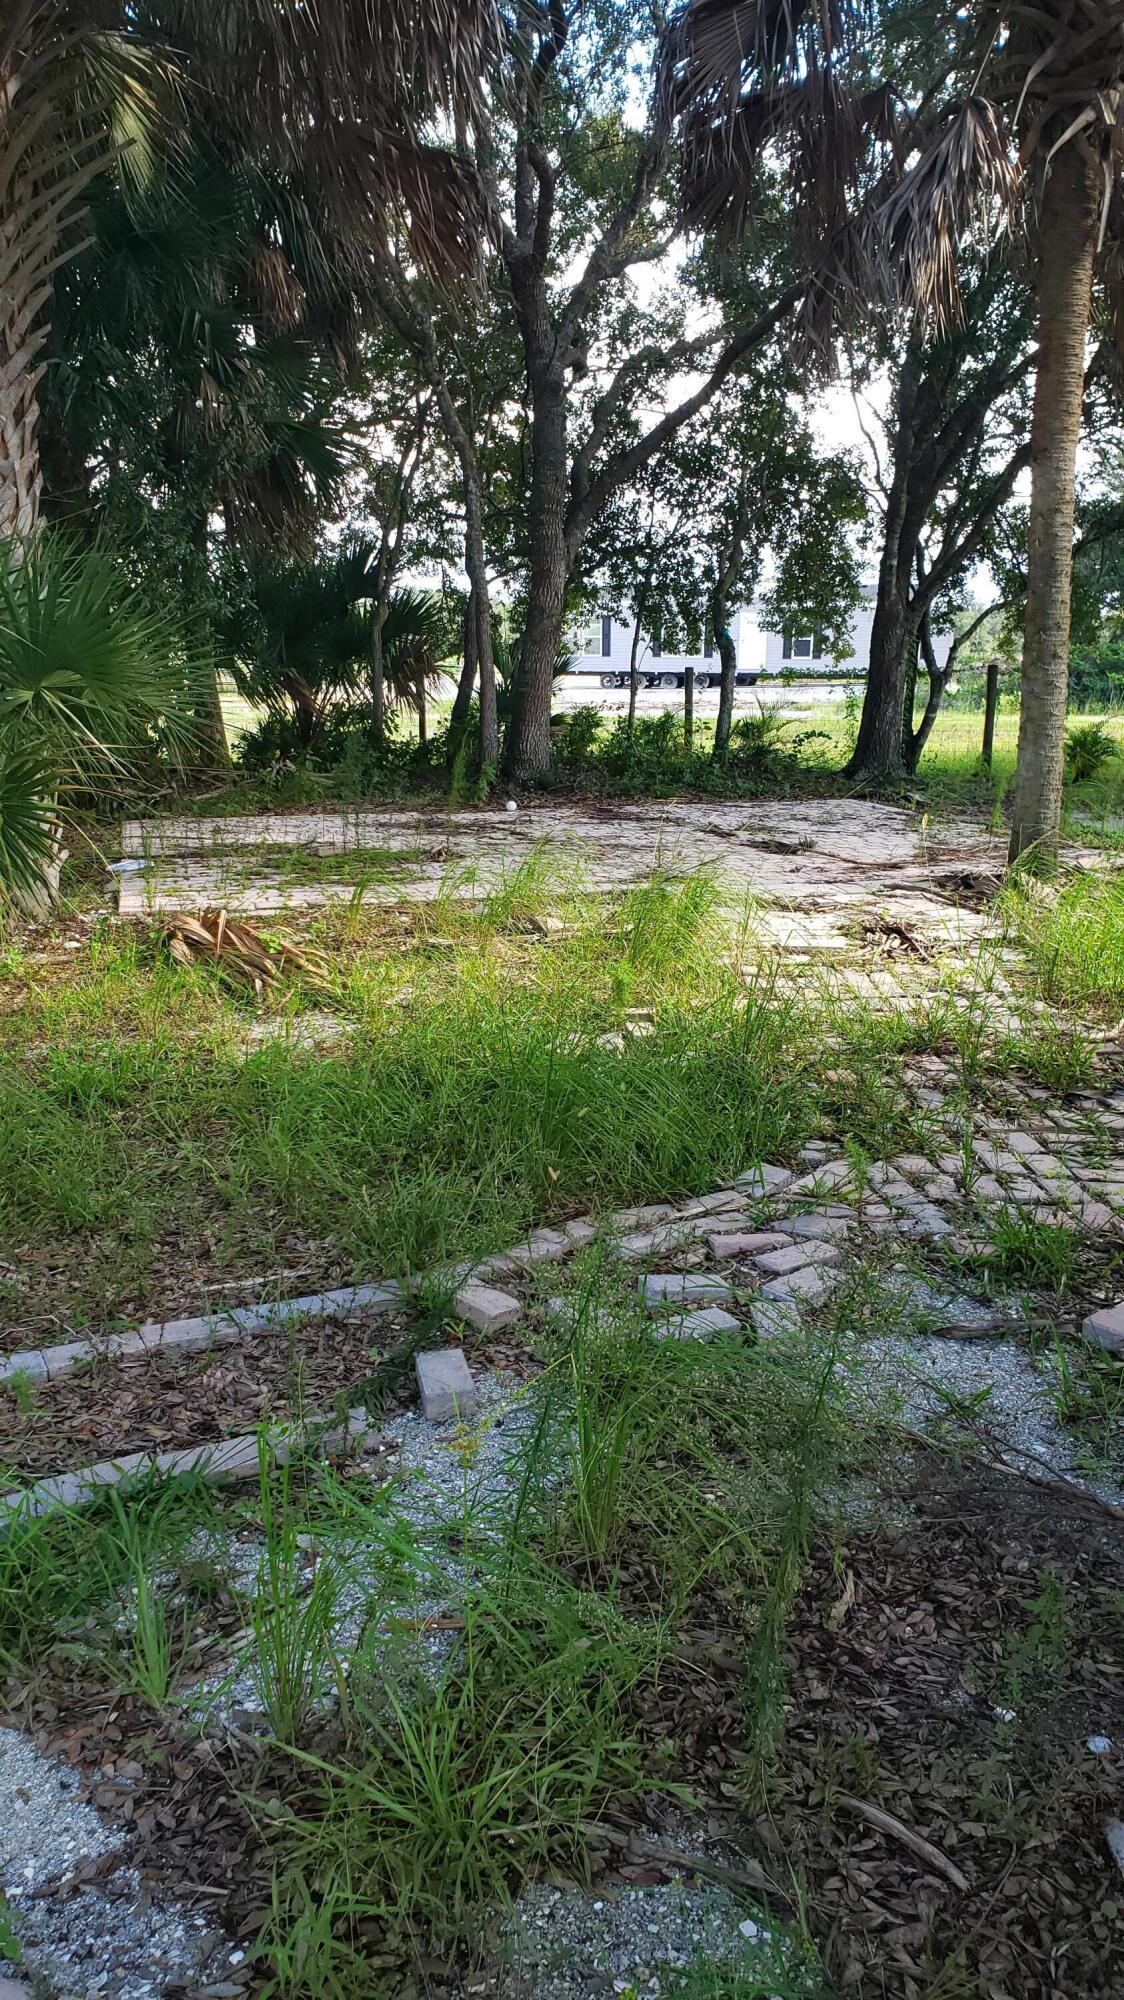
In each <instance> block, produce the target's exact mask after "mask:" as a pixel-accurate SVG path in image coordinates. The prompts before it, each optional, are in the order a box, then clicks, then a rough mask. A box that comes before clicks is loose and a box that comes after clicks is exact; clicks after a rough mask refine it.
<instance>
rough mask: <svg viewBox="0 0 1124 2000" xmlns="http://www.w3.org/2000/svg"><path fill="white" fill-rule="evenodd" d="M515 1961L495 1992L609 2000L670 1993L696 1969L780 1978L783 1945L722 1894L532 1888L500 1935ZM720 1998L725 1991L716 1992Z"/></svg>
mask: <svg viewBox="0 0 1124 2000" xmlns="http://www.w3.org/2000/svg"><path fill="white" fill-rule="evenodd" d="M501 1948H502V1950H503V1951H504V1953H505V1955H506V1956H507V1958H508V1960H509V1966H508V1970H507V1971H506V1972H505V1973H504V1974H503V1975H502V1977H501V1980H500V1983H499V1985H498V1987H497V1988H496V1991H497V1992H498V1993H500V1994H503V1995H507V1996H511V2000H514V1996H515V1995H524V1994H527V1995H533V1996H534V2000H603V1996H605V1995H609V1994H624V1995H630V1994H635V1995H637V1996H641V1995H642V1996H653V2000H658V1996H660V1995H666V1994H669V1993H672V1992H673V1991H674V1988H675V1984H676V1979H675V1975H676V1974H677V1973H679V1972H682V1971H684V1970H686V1969H687V1968H688V1967H689V1966H691V1965H692V1964H693V1963H694V1962H695V1961H696V1960H699V1959H702V1960H710V1961H712V1962H713V1961H718V1962H719V1963H722V1964H723V1965H725V1966H733V1967H736V1968H737V1969H738V1970H742V1969H744V1970H745V1971H747V1972H748V1971H750V1970H759V1971H765V1970H767V1969H769V1968H774V1967H775V1968H777V1969H779V1965H780V1962H781V1961H780V1946H779V1944H778V1942H777V1941H776V1940H775V1939H774V1938H773V1937H772V1936H771V1934H770V1933H769V1932H768V1931H767V1930H766V1928H765V1926H764V1923H763V1921H762V1920H760V1919H759V1918H757V1917H752V1916H750V1915H748V1914H747V1912H746V1910H745V1909H744V1908H743V1907H742V1905H741V1904H740V1903H738V1902H737V1901H736V1900H735V1898H734V1897H733V1896H732V1895H731V1894H730V1892H729V1890H727V1889H723V1888H721V1887H719V1886H718V1885H712V1884H709V1883H708V1884H706V1885H705V1886H700V1887H698V1888H688V1887H687V1886H686V1884H684V1883H681V1882H672V1883H667V1884H661V1885H658V1886H655V1887H652V1888H643V1889H639V1888H636V1889H634V1888H627V1889H599V1890H598V1891H597V1892H596V1893H592V1892H589V1891H586V1890H580V1889H569V1888H557V1887H552V1886H549V1885H547V1884H535V1885H533V1886H531V1887H529V1888H527V1889H524V1891H523V1893H522V1895H521V1896H520V1897H519V1899H518V1901H517V1902H516V1904H515V1906H514V1908H513V1909H512V1912H511V1915H510V1916H509V1918H508V1919H507V1921H506V1923H505V1926H504V1931H503V1934H502V1947H501ZM716 1991H717V1989H716Z"/></svg>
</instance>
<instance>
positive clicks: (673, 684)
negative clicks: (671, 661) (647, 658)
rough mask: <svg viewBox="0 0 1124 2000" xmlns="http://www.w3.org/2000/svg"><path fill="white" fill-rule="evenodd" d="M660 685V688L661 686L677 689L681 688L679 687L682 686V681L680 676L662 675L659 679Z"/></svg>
mask: <svg viewBox="0 0 1124 2000" xmlns="http://www.w3.org/2000/svg"><path fill="white" fill-rule="evenodd" d="M659 685H660V686H661V687H662V688H677V687H679V686H680V685H681V682H680V679H679V675H678V674H661V675H660V679H659Z"/></svg>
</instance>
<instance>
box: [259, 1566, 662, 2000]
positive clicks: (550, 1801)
mask: <svg viewBox="0 0 1124 2000" xmlns="http://www.w3.org/2000/svg"><path fill="white" fill-rule="evenodd" d="M507 1554H508V1555H509V1556H510V1558H511V1559H510V1561H504V1559H503V1554H502V1552H501V1554H500V1555H499V1556H498V1557H497V1559H496V1571H495V1573H494V1575H493V1576H492V1577H489V1578H481V1579H479V1580H475V1581H470V1582H469V1586H468V1589H467V1591H466V1594H465V1598H464V1605H463V1614H464V1618H465V1632H464V1636H463V1641H462V1643H461V1645H460V1646H459V1647H458V1649H457V1650H456V1651H455V1652H454V1653H453V1654H452V1655H451V1656H448V1657H447V1658H446V1659H444V1660H438V1661H433V1662H429V1663H428V1664H426V1663H419V1664H418V1665H417V1666H416V1667H413V1668H411V1665H410V1662H409V1658H408V1655H407V1656H404V1657H403V1659H402V1660H401V1662H400V1663H399V1664H398V1665H397V1666H396V1665H395V1664H394V1662H393V1660H392V1659H388V1657H387V1650H386V1648H385V1646H384V1647H383V1649H382V1651H381V1654H380V1655H379V1656H378V1657H376V1655H375V1653H374V1652H373V1651H364V1652H362V1653H361V1654H360V1655H358V1656H357V1657H356V1658H355V1659H354V1660H353V1662H352V1671H351V1676H350V1682H349V1713H350V1717H351V1722H350V1727H349V1729H348V1733H347V1739H346V1743H345V1746H344V1750H343V1753H342V1755H341V1756H340V1757H339V1758H337V1759H334V1760H333V1761H331V1762H326V1761H322V1760H319V1759H316V1758H313V1757H311V1756H309V1755H307V1753H305V1754H301V1755H300V1758H299V1761H300V1762H301V1763H302V1764H303V1765H304V1766H305V1768H306V1770H307V1772H308V1775H309V1791H310V1799H309V1804H308V1806H307V1807H306V1809H305V1810H304V1811H303V1812H302V1813H301V1815H300V1817H299V1818H296V1817H294V1818H290V1819H288V1820H287V1821H283V1822H282V1823H281V1824H280V1826H279V1828H278V1836H277V1839H278V1850H279V1862H280V1871H281V1872H280V1880H279V1886H278V1893H277V1901H276V1916H275V1921H274V1924H273V1925H272V1926H270V1927H269V1930H268V1931H267V1935H266V1938H265V1940H264V1942H263V1946H262V1948H261V1949H262V1955H263V1956H264V1957H265V1959H266V1961H267V1962H269V1961H270V1960H273V1962H274V1964H275V1966H276V1967H277V1970H278V1974H279V1976H278V1977H277V1978H276V1979H275V1981H274V1982H271V1983H267V1985H266V1988H265V1991H266V1993H277V1992H300V1993H315V1994H317V1995H323V1996H325V2000H344V1996H345V1995H346V1996H350V1995H352V1994H354V1993H356V1992H362V1991H364V1990H365V1988H364V1986H363V1983H362V1982H363V1979H364V1976H365V1975H364V1971H363V1959H364V1955H365V1954H364V1949H363V1939H364V1936H365V1935H366V1936H369V1934H370V1927H371V1925H372V1922H375V1923H379V1924H381V1925H384V1926H390V1927H391V1929H392V1930H393V1931H394V1932H395V1933H396V1934H399V1935H401V1934H403V1933H410V1932H414V1933H415V1934H417V1935H420V1936H422V1937H426V1938H429V1939H432V1940H434V1942H435V1943H437V1944H438V1945H444V1946H445V1947H448V1945H449V1944H450V1943H451V1942H453V1941H454V1940H455V1939H457V1938H458V1937H462V1936H463V1935H464V1934H465V1932H466V1930H468V1929H469V1928H471V1927H472V1926H474V1924H475V1923H476V1922H477V1921H478V1917H479V1912H480V1911H481V1910H482V1909H484V1908H485V1907H487V1906H488V1905H494V1904H496V1903H503V1902H505V1901H507V1900H508V1898H509V1896H510V1895H511V1893H512V1890H513V1889H514V1888H516V1887H517V1886H518V1883H519V1882H520V1880H521V1879H522V1878H523V1877H524V1876H526V1875H528V1874H531V1873H533V1872H534V1871H535V1870H536V1869H538V1868H540V1867H542V1866H543V1865H544V1864H545V1863H546V1862H547V1861H548V1859H549V1860H550V1862H551V1865H554V1866H558V1865H560V1864H562V1865H564V1864H565V1863H567V1862H568V1864H569V1865H570V1866H571V1867H575V1868H580V1867H581V1865H582V1855H583V1851H584V1841H583V1836H582V1833H581V1824H582V1822H583V1820H586V1819H588V1818H590V1817H593V1816H595V1815H596V1813H597V1812H598V1810H599V1809H600V1807H601V1806H602V1805H603V1804H607V1803H608V1802H609V1801H610V1800H612V1801H613V1802H614V1803H615V1804H616V1806H617V1807H618V1809H619V1807H620V1805H621V1803H622V1802H623V1801H625V1800H627V1799H629V1798H630V1797H631V1796H633V1795H634V1794H635V1793H636V1792H637V1790H638V1789H639V1786H640V1782H641V1766H640V1759H639V1751H638V1746H637V1744H636V1742H635V1741H634V1739H633V1737H632V1736H631V1734H630V1732H629V1730H628V1727H627V1724H626V1722H625V1720H624V1716H625V1713H626V1709H627V1704H628V1700H629V1697H630V1695H631V1692H632V1690H633V1688H634V1687H635V1685H636V1683H637V1680H638V1678H639V1676H640V1675H641V1673H642V1672H643V1671H644V1670H645V1667H646V1665H647V1664H648V1647H647V1645H646V1643H645V1641H644V1639H643V1637H642V1636H641V1635H639V1634H635V1633H633V1632H631V1631H630V1630H629V1629H628V1626H627V1624H626V1622H625V1621H624V1620H622V1619H619V1618H617V1617H616V1616H614V1615H613V1613H612V1612H611V1611H610V1609H609V1608H608V1607H607V1606H599V1605H598V1604H596V1603H595V1602H592V1601H590V1600H587V1599H586V1598H584V1597H583V1596H582V1595H581V1594H580V1593H579V1592H577V1591H575V1590H572V1589H569V1588H567V1587H566V1585H565V1584H564V1582H563V1581H562V1579H561V1578H559V1577H557V1576H553V1575H548V1574H547V1573H546V1572H544V1571H542V1570H541V1569H540V1568H539V1566H538V1565H537V1564H536V1562H535V1560H534V1558H533V1557H531V1556H530V1555H528V1554H527V1553H525V1552H523V1553H521V1552H520V1551H519V1550H518V1548H517V1547H516V1546H515V1545H514V1544H513V1545H512V1546H511V1548H510V1549H509V1550H508V1551H507ZM294 1960H296V1964H297V1969H298V1971H299V1978H297V1979H296V1980H295V1981H293V1980H289V1983H288V1984H287V1983H286V1981H287V1979H288V1977H289V1974H288V1968H291V1967H292V1966H293V1964H294Z"/></svg>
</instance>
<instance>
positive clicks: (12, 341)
mask: <svg viewBox="0 0 1124 2000" xmlns="http://www.w3.org/2000/svg"><path fill="white" fill-rule="evenodd" d="M13 267H14V269H15V275H16V277H17V279H18V275H19V265H18V258H17V256H16V249H15V245H14V243H13V241H12V225H11V224H9V222H8V220H7V218H4V217H0V545H3V546H4V547H5V550H6V552H7V555H8V558H9V559H10V560H15V561H18V560H19V558H20V556H21V554H23V553H25V552H26V551H27V550H28V549H29V548H30V547H31V544H32V542H33V541H34V539H35V536H36V533H37V532H38V528H39V509H40V501H41V497H42V492H43V478H42V474H41V472H40V470H39V436H38V426H39V394H38V390H39V383H40V381H41V380H42V376H43V370H44V366H45V363H43V362H41V361H37V359H36V356H37V355H38V353H39V350H40V348H41V347H42V345H43V342H44V340H45V339H46V337H47V329H46V326H45V325H44V324H43V323H42V320H40V322H39V324H38V325H36V324H35V319H36V313H37V311H38V310H39V308H40V306H41V304H42V299H41V297H40V296H38V295H37V294H35V293H33V294H32V295H31V297H30V298H29V297H27V296H26V295H23V294H21V291H20V288H19V285H18V283H16V284H11V278H10V273H11V271H12V269H13ZM9 287H10V288H9Z"/></svg>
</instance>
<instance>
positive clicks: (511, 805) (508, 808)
mask: <svg viewBox="0 0 1124 2000" xmlns="http://www.w3.org/2000/svg"><path fill="white" fill-rule="evenodd" d="M504 811H505V812H509V813H517V812H518V811H519V807H518V806H517V805H516V803H515V800H514V799H509V800H508V802H507V804H506V805H505V807H504Z"/></svg>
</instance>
